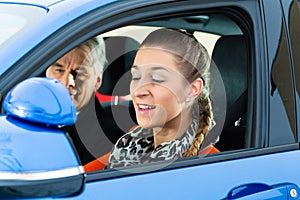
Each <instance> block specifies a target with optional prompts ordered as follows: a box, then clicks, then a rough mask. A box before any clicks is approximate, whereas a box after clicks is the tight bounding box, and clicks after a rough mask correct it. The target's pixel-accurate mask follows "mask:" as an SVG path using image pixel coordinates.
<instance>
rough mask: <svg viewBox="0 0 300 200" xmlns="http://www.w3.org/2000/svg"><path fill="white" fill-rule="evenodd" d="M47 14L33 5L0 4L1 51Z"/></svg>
mask: <svg viewBox="0 0 300 200" xmlns="http://www.w3.org/2000/svg"><path fill="white" fill-rule="evenodd" d="M46 13H47V10H45V9H44V8H41V7H37V6H33V5H25V4H22V5H21V4H1V3H0V50H1V49H2V48H3V47H4V46H6V45H7V44H9V43H10V42H11V41H12V40H13V39H14V38H16V37H17V36H18V35H19V34H21V33H22V32H23V31H25V30H26V28H28V27H29V26H32V25H33V24H35V23H37V22H38V21H40V20H41V19H42V17H43V16H45V15H46Z"/></svg>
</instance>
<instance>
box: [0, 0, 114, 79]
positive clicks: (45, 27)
mask: <svg viewBox="0 0 300 200" xmlns="http://www.w3.org/2000/svg"><path fill="white" fill-rule="evenodd" d="M25 2H29V3H30V2H31V1H22V3H23V4H22V5H23V6H31V7H32V6H34V7H36V6H35V5H30V4H27V5H25V4H24V3H25ZM34 2H38V1H34ZM112 2H114V1H113V0H93V1H76V0H71V1H60V2H57V3H53V2H52V3H53V4H50V6H49V7H45V10H46V11H47V13H46V14H45V16H43V17H41V18H42V19H41V20H40V21H39V22H38V23H37V24H35V25H33V26H31V27H30V28H29V29H28V30H26V31H24V32H23V33H22V35H20V36H18V38H16V40H15V41H13V42H11V43H10V45H9V46H7V47H6V48H5V51H1V54H0V60H1V63H0V76H1V74H3V73H4V72H5V71H6V70H7V69H8V68H10V67H11V66H12V65H13V64H14V63H16V62H17V61H18V60H19V59H20V58H22V57H23V56H24V55H25V54H26V53H28V52H29V51H30V50H31V49H33V48H34V47H35V46H36V45H38V44H39V43H40V42H41V41H43V40H44V39H46V38H47V37H49V36H50V35H51V34H53V33H54V32H56V31H58V30H59V29H60V28H61V27H63V26H65V25H66V24H68V23H69V22H71V21H73V20H74V19H76V18H77V17H78V16H81V15H83V14H85V13H87V12H89V11H91V10H93V9H95V8H98V7H102V6H105V5H107V4H109V3H112ZM9 3H11V2H9ZM16 3H17V2H16ZM1 4H5V2H1V1H0V6H1ZM36 5H40V4H36ZM46 5H47V4H46ZM46 5H43V6H46ZM66 7H68V12H66V9H65V8H66ZM36 9H42V8H41V7H36Z"/></svg>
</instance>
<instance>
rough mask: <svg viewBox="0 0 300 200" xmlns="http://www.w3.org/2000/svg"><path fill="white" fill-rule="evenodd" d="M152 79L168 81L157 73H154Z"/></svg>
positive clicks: (158, 81)
mask: <svg viewBox="0 0 300 200" xmlns="http://www.w3.org/2000/svg"><path fill="white" fill-rule="evenodd" d="M152 80H153V81H154V82H157V83H162V82H165V81H166V80H165V79H164V78H163V77H162V76H160V75H157V74H153V75H152Z"/></svg>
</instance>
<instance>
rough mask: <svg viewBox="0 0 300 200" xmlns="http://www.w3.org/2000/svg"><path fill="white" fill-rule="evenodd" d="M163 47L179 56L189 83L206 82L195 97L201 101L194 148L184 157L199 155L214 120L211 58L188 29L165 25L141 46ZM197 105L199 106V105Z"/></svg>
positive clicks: (185, 153) (195, 102)
mask: <svg viewBox="0 0 300 200" xmlns="http://www.w3.org/2000/svg"><path fill="white" fill-rule="evenodd" d="M143 47H154V48H162V49H164V50H166V51H168V52H171V53H172V54H173V55H174V57H175V62H176V63H177V66H178V69H179V70H180V71H181V72H182V74H183V75H184V77H185V78H186V80H187V81H188V82H189V83H192V82H193V81H194V80H196V79H197V78H201V79H202V81H203V87H202V91H201V93H200V95H199V96H198V97H197V98H196V99H195V100H194V102H193V103H194V104H198V109H197V110H198V112H199V125H198V129H197V132H196V135H195V138H194V140H193V142H192V144H191V146H190V148H189V149H188V150H187V151H186V152H184V154H183V155H182V157H188V156H196V155H198V152H199V150H200V147H201V144H202V143H203V140H204V138H205V136H206V135H207V134H208V132H209V129H210V126H211V122H212V119H213V113H212V106H211V101H210V97H209V94H210V70H209V68H210V67H209V66H210V57H209V54H208V53H207V50H206V49H205V47H204V46H203V45H202V44H200V42H198V41H197V39H196V38H195V37H194V36H193V35H192V34H189V33H187V32H186V31H182V30H179V29H172V28H163V29H158V30H155V31H153V32H151V33H150V34H149V35H148V36H147V38H146V39H145V40H144V41H143V43H142V44H141V47H140V48H143ZM196 107H197V106H196Z"/></svg>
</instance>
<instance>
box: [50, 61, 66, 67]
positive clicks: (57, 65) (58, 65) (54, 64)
mask: <svg viewBox="0 0 300 200" xmlns="http://www.w3.org/2000/svg"><path fill="white" fill-rule="evenodd" d="M52 66H55V67H64V66H63V65H62V64H59V63H57V62H55V63H53V64H52Z"/></svg>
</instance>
